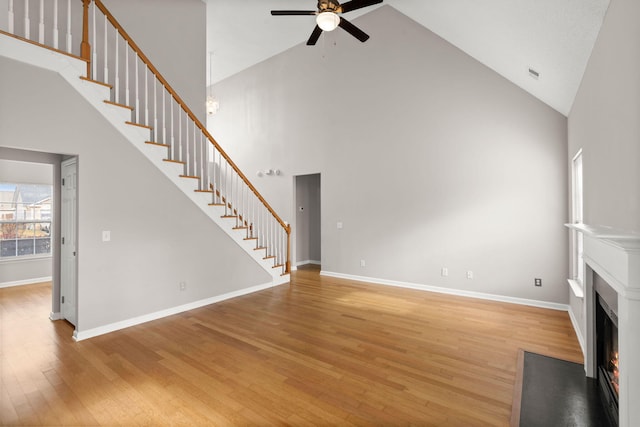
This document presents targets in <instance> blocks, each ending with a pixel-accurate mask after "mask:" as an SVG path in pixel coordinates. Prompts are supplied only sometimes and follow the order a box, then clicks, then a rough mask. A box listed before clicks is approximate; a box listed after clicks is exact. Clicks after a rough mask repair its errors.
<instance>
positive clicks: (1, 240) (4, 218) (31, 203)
mask: <svg viewBox="0 0 640 427" xmlns="http://www.w3.org/2000/svg"><path fill="white" fill-rule="evenodd" d="M51 194H52V186H51V185H34V184H13V183H5V182H0V259H7V258H15V257H22V256H33V255H46V254H50V253H51Z"/></svg>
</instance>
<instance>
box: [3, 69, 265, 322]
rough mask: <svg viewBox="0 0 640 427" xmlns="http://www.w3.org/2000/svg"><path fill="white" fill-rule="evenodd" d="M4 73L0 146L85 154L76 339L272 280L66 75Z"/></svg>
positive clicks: (81, 158) (29, 71) (80, 168)
mask: <svg viewBox="0 0 640 427" xmlns="http://www.w3.org/2000/svg"><path fill="white" fill-rule="evenodd" d="M0 70H2V76H3V78H2V79H1V80H0V93H2V96H1V97H0V144H1V145H2V146H5V147H13V148H21V149H29V150H34V151H44V152H56V153H60V154H66V155H77V156H78V157H79V162H78V174H79V189H78V215H79V219H78V304H79V310H78V324H77V329H78V331H79V332H82V331H86V330H89V329H92V328H97V327H101V326H104V325H108V324H111V323H114V322H118V321H123V320H127V319H131V318H134V317H137V316H142V315H145V314H148V313H153V312H157V311H160V310H165V309H169V308H172V307H175V306H179V305H182V304H186V303H190V302H194V301H199V300H202V299H205V298H209V297H213V296H217V295H221V294H224V293H228V292H232V291H236V290H240V289H244V288H248V287H250V286H255V285H261V284H264V283H268V282H270V281H271V278H270V277H269V275H268V274H267V273H265V272H264V271H263V270H262V269H261V268H260V267H259V266H258V265H257V264H256V263H255V262H254V261H253V260H252V259H251V258H249V257H248V256H247V255H246V253H245V252H244V251H243V250H242V249H241V248H239V247H238V246H237V245H236V244H235V243H234V242H233V241H232V240H231V239H230V238H229V237H228V236H227V235H226V234H225V233H224V232H223V231H222V230H220V229H219V228H218V227H217V226H216V225H215V224H214V223H212V222H211V221H210V220H209V219H208V218H207V217H206V216H205V215H204V214H203V213H202V212H201V211H200V209H199V208H198V207H196V206H195V205H193V204H192V202H190V201H189V199H188V198H187V197H186V196H185V195H184V194H183V193H182V192H181V191H180V190H179V189H177V188H176V187H175V186H174V185H173V184H171V182H169V181H168V180H167V179H166V178H165V177H164V175H163V174H162V173H161V172H159V171H158V170H157V169H156V168H155V166H153V165H152V164H151V163H150V162H149V161H148V160H146V159H145V158H144V157H143V156H142V155H141V154H140V152H139V151H138V150H137V149H136V148H135V147H132V146H131V145H130V144H129V143H128V142H127V141H126V140H125V139H124V138H123V137H122V136H121V135H120V134H119V133H118V132H117V131H116V130H115V129H114V128H112V127H111V126H110V125H109V124H108V123H107V122H106V121H105V120H104V119H103V118H102V117H101V116H100V115H99V114H98V113H97V112H96V111H95V110H94V109H93V108H92V107H91V106H89V105H88V104H87V103H86V102H85V101H84V100H83V99H82V98H81V97H80V96H79V95H78V94H77V93H76V92H75V91H74V90H73V89H71V88H70V87H69V86H68V85H67V84H66V83H65V82H64V81H63V80H62V78H61V77H59V76H58V75H56V74H54V73H50V72H47V71H43V70H40V69H37V68H34V67H31V66H27V65H24V64H22V63H18V62H14V61H11V60H8V59H6V58H0ZM43 94H46V96H43ZM102 230H110V231H111V241H110V242H108V243H103V242H102V241H101V235H102ZM181 281H185V282H186V283H187V290H186V291H183V292H181V291H180V290H179V282H181Z"/></svg>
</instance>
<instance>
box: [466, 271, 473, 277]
mask: <svg viewBox="0 0 640 427" xmlns="http://www.w3.org/2000/svg"><path fill="white" fill-rule="evenodd" d="M467 279H473V271H471V270H469V271H467Z"/></svg>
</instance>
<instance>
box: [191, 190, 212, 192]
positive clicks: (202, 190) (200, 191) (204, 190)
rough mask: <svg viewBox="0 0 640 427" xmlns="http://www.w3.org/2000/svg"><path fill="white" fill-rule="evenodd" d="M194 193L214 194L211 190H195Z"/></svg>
mask: <svg viewBox="0 0 640 427" xmlns="http://www.w3.org/2000/svg"><path fill="white" fill-rule="evenodd" d="M193 191H195V192H196V193H213V191H211V190H193Z"/></svg>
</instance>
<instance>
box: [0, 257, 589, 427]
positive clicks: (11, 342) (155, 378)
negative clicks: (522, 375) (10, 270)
mask: <svg viewBox="0 0 640 427" xmlns="http://www.w3.org/2000/svg"><path fill="white" fill-rule="evenodd" d="M50 307H51V293H50V284H37V285H29V286H21V287H15V288H5V289H0V322H1V325H0V334H1V335H0V376H1V388H0V424H1V425H3V426H5V425H8V426H13V425H22V426H135V425H148V426H164V425H167V426H168V425H172V426H209V425H219V426H235V425H247V426H248V425H251V426H268V425H292V426H298V425H301V426H302V425H339V426H349V425H384V426H396V425H420V426H506V425H509V418H510V416H511V405H512V398H513V391H514V382H515V379H516V361H517V355H518V349H519V348H524V349H526V350H528V351H532V352H537V353H542V354H546V355H550V356H554V357H558V358H561V359H566V360H573V361H576V362H580V363H582V353H581V351H580V347H579V345H578V341H577V339H576V336H575V334H574V331H573V329H572V327H571V322H570V320H569V317H568V315H567V313H566V312H561V311H553V310H545V309H540V308H533V307H527V306H520V305H513V304H505V303H497V302H491V301H482V300H476V299H469V298H462V297H455V296H450V295H441V294H435V293H429V292H421V291H416V290H408V289H400V288H393V287H385V286H378V285H371V284H365V283H359V282H352V281H348V280H342V279H335V278H328V277H321V276H320V275H319V274H318V270H317V269H301V270H298V271H297V272H294V274H293V275H292V280H291V285H283V286H278V287H275V288H272V289H268V290H265V291H261V292H258V293H254V294H251V295H247V296H243V297H239V298H235V299H232V300H228V301H225V302H221V303H218V304H215V305H211V306H207V307H204V308H200V309H197V310H193V311H189V312H185V313H182V314H179V315H175V316H171V317H168V318H165V319H161V320H157V321H154V322H149V323H146V324H143V325H139V326H135V327H131V328H128V329H125V330H122V331H118V332H114V333H111V334H108V335H103V336H99V337H96V338H92V339H89V340H85V341H81V342H77V343H76V342H74V341H73V340H72V338H71V335H72V332H73V327H72V326H71V325H69V324H68V323H66V322H65V321H56V322H51V321H49V320H48V314H49V312H50Z"/></svg>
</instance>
